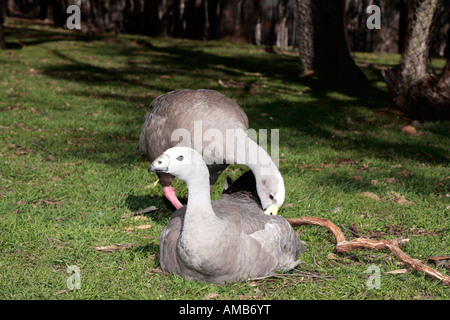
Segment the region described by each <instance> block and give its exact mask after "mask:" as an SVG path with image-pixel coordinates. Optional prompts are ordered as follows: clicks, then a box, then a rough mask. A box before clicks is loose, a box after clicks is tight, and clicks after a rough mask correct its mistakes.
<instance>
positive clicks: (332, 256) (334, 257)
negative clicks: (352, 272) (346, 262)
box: [327, 253, 336, 260]
mask: <svg viewBox="0 0 450 320" xmlns="http://www.w3.org/2000/svg"><path fill="white" fill-rule="evenodd" d="M327 259H328V260H333V259H336V254H335V253H329V254H328V255H327Z"/></svg>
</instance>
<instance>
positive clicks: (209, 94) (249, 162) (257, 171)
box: [139, 89, 285, 214]
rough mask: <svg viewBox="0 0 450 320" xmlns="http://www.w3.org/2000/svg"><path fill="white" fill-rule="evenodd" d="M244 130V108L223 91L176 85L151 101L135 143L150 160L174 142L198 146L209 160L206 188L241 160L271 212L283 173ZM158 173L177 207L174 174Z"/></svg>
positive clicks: (280, 196) (280, 199)
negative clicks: (251, 172) (229, 166)
mask: <svg viewBox="0 0 450 320" xmlns="http://www.w3.org/2000/svg"><path fill="white" fill-rule="evenodd" d="M247 129H248V119H247V115H246V114H245V112H244V111H243V110H242V109H241V108H240V107H239V105H238V104H237V103H236V102H234V101H233V100H231V99H229V98H227V97H226V96H224V95H223V94H221V93H219V92H217V91H214V90H205V89H200V90H188V89H181V90H175V91H171V92H168V93H166V94H163V95H161V96H159V97H157V98H156V99H155V100H153V102H152V103H151V105H150V108H149V111H148V112H147V114H146V115H145V117H144V126H143V128H142V131H141V134H140V137H139V148H140V150H142V152H144V153H146V154H147V155H148V156H149V158H150V161H153V160H154V159H156V157H158V156H159V155H161V154H162V153H163V152H164V151H165V150H167V149H169V148H171V147H175V146H184V147H191V148H193V149H195V150H197V151H198V152H200V153H201V154H203V159H204V160H205V162H206V163H207V165H208V170H209V177H210V178H209V185H210V190H212V186H213V185H214V183H215V182H216V181H217V179H218V177H219V175H220V173H221V172H222V171H223V170H224V169H225V168H226V167H227V166H228V165H229V164H231V163H237V164H243V165H246V166H248V167H249V168H250V169H251V170H252V171H253V173H254V175H255V179H256V185H257V191H258V195H259V198H260V199H261V204H262V206H263V208H264V210H266V214H276V213H277V211H278V208H279V207H281V205H282V204H283V202H284V197H285V188H284V181H283V178H282V176H281V174H280V172H279V170H278V168H277V167H276V165H275V164H274V163H273V161H272V159H271V158H270V156H269V155H268V154H267V152H266V151H265V150H264V149H263V148H261V147H260V146H259V145H258V144H257V143H256V142H254V141H253V140H252V139H250V138H249V137H248V136H247V134H246V131H247ZM230 132H231V135H230ZM180 140H181V141H180ZM235 142H237V146H236V147H237V148H236V149H237V152H235V146H234V143H235ZM230 145H231V147H230ZM227 146H228V148H227ZM157 175H158V177H159V180H160V182H161V184H162V186H163V191H164V195H165V197H166V198H167V199H168V200H169V201H170V202H171V203H172V204H173V205H174V206H175V208H176V209H179V208H181V207H182V206H183V205H182V204H181V202H180V201H179V200H178V198H177V196H176V194H175V190H174V189H173V187H172V180H173V178H174V177H173V175H171V174H169V173H166V172H158V173H157Z"/></svg>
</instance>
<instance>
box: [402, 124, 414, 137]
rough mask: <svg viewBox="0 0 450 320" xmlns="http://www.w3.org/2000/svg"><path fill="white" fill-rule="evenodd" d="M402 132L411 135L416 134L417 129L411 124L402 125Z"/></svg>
mask: <svg viewBox="0 0 450 320" xmlns="http://www.w3.org/2000/svg"><path fill="white" fill-rule="evenodd" d="M402 132H404V133H406V134H409V135H411V136H415V135H417V130H416V128H414V127H413V126H404V127H403V128H402Z"/></svg>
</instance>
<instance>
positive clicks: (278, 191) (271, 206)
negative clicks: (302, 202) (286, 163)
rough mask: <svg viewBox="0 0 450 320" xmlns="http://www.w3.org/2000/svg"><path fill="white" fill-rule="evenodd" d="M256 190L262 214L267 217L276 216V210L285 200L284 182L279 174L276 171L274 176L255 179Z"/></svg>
mask: <svg viewBox="0 0 450 320" xmlns="http://www.w3.org/2000/svg"><path fill="white" fill-rule="evenodd" d="M255 178H256V177H255ZM256 189H257V191H258V195H259V198H260V200H261V205H262V207H263V208H264V213H265V214H267V215H276V214H277V213H278V209H279V208H280V207H281V206H282V205H283V202H284V198H285V187H284V180H283V177H282V176H281V173H280V172H279V171H278V170H276V174H274V175H272V176H261V177H258V178H256Z"/></svg>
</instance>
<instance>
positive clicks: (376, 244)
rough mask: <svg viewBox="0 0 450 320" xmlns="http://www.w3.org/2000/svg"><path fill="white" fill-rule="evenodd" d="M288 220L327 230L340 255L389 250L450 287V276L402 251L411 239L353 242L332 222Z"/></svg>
mask: <svg viewBox="0 0 450 320" xmlns="http://www.w3.org/2000/svg"><path fill="white" fill-rule="evenodd" d="M286 220H287V221H288V222H289V223H290V224H291V226H293V227H298V226H303V225H316V226H321V227H324V228H327V229H328V230H329V231H330V232H331V233H332V234H333V235H334V237H335V238H336V251H337V252H340V253H347V252H349V251H352V250H356V249H373V250H385V249H389V250H391V252H392V253H393V254H394V255H395V256H396V257H397V258H398V259H399V260H400V261H402V262H403V263H404V264H406V265H407V266H409V267H410V268H413V269H415V270H417V271H420V272H424V273H425V274H427V275H429V276H431V277H433V278H435V279H438V280H440V281H442V283H443V284H444V285H446V286H449V285H450V276H448V275H446V274H444V273H442V272H440V271H438V270H435V269H433V268H431V267H429V266H427V265H425V264H423V263H422V262H421V261H420V260H416V259H413V258H411V257H410V256H408V255H407V254H406V253H404V252H403V251H402V250H401V249H400V245H402V244H405V243H407V242H408V241H409V239H388V240H372V239H366V238H363V237H360V238H356V239H354V240H351V241H347V240H345V236H344V233H343V232H342V231H341V229H339V227H338V226H336V225H335V224H334V223H333V222H331V221H330V220H327V219H323V218H315V217H302V218H293V219H286Z"/></svg>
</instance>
